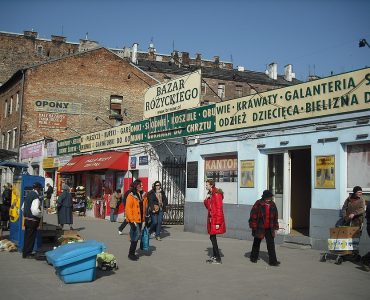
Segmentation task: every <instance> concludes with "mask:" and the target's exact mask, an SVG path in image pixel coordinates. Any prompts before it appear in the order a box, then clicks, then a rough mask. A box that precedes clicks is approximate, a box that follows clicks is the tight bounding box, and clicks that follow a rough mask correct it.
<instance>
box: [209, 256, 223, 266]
mask: <svg viewBox="0 0 370 300" xmlns="http://www.w3.org/2000/svg"><path fill="white" fill-rule="evenodd" d="M206 262H207V263H209V264H212V265H220V264H222V261H221V258H216V257H214V256H212V257H211V258H209V259H207V260H206Z"/></svg>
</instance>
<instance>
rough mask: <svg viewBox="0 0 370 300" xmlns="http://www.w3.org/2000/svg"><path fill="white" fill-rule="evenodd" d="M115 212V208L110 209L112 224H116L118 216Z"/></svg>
mask: <svg viewBox="0 0 370 300" xmlns="http://www.w3.org/2000/svg"><path fill="white" fill-rule="evenodd" d="M115 212H116V209H115V208H111V209H110V221H111V222H116V218H117V215H116V214H115Z"/></svg>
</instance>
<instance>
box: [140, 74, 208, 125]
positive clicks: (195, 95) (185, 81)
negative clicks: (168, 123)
mask: <svg viewBox="0 0 370 300" xmlns="http://www.w3.org/2000/svg"><path fill="white" fill-rule="evenodd" d="M201 79H202V75H201V71H200V70H197V71H195V72H193V73H190V74H187V75H184V76H181V77H178V78H176V79H174V80H170V81H168V82H166V83H159V84H156V85H154V86H152V87H150V88H149V89H148V90H147V92H146V93H145V97H144V118H145V119H149V118H151V117H155V116H158V115H163V114H167V113H171V112H175V111H179V110H184V109H190V108H194V107H197V106H199V102H200V91H201Z"/></svg>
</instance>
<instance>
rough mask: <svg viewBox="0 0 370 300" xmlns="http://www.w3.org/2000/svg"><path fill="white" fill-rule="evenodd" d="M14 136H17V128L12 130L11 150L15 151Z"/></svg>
mask: <svg viewBox="0 0 370 300" xmlns="http://www.w3.org/2000/svg"><path fill="white" fill-rule="evenodd" d="M16 136H17V128H14V129H13V141H12V148H13V149H15V143H16Z"/></svg>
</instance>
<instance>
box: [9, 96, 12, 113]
mask: <svg viewBox="0 0 370 300" xmlns="http://www.w3.org/2000/svg"><path fill="white" fill-rule="evenodd" d="M12 112H13V97H10V104H9V115H11V114H12Z"/></svg>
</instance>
